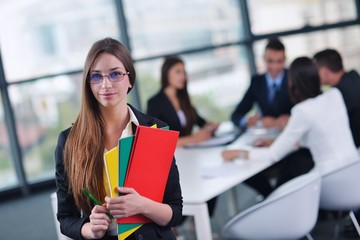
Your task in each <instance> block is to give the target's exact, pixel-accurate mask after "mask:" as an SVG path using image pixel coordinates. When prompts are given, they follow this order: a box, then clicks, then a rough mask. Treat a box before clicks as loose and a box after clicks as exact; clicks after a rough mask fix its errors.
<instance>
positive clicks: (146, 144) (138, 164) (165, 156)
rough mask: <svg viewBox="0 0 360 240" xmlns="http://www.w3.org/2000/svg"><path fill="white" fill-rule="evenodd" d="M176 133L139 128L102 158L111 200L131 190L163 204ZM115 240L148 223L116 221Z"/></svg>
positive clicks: (139, 219)
mask: <svg viewBox="0 0 360 240" xmlns="http://www.w3.org/2000/svg"><path fill="white" fill-rule="evenodd" d="M178 136H179V132H177V131H172V130H169V128H168V127H165V128H156V125H155V126H152V127H146V126H138V127H137V128H136V132H135V135H134V136H129V137H126V138H121V139H119V144H118V146H117V147H115V148H113V149H111V150H110V151H108V152H106V153H105V155H104V160H105V169H106V175H107V180H108V183H109V188H110V189H111V197H116V196H118V195H119V193H118V192H117V191H116V187H117V186H120V187H129V188H134V189H135V190H136V191H137V192H138V193H139V194H140V195H142V196H144V197H147V198H149V199H152V200H154V201H157V202H162V200H163V196H164V192H165V187H166V182H167V179H168V175H169V171H170V167H171V164H172V160H173V156H174V152H175V149H176V143H177V140H178ZM116 221H117V224H118V239H121V240H123V239H126V238H127V237H128V236H129V235H130V234H132V233H133V232H135V231H136V230H137V229H139V228H140V227H141V226H142V224H145V223H149V222H151V220H150V219H148V218H146V217H145V216H143V215H134V216H130V217H127V218H122V219H117V220H116Z"/></svg>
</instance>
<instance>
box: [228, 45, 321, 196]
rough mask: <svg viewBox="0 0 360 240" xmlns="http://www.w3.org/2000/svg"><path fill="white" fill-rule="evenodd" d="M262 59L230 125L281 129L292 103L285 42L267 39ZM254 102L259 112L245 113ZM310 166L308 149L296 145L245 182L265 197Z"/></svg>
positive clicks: (310, 158)
mask: <svg viewBox="0 0 360 240" xmlns="http://www.w3.org/2000/svg"><path fill="white" fill-rule="evenodd" d="M264 60H265V64H266V73H264V74H260V75H255V76H253V77H252V79H251V83H250V87H249V88H248V90H247V91H246V93H245V95H244V97H243V99H242V100H241V102H240V103H239V104H238V106H237V107H236V109H235V111H234V112H233V114H232V115H231V120H232V122H233V123H234V125H236V126H239V127H241V128H244V129H245V128H247V127H252V126H255V125H259V124H260V126H262V127H266V128H270V127H276V128H279V129H280V130H282V129H283V128H284V127H285V126H286V124H287V122H288V118H289V115H290V111H291V108H292V106H293V103H292V101H291V99H290V97H289V93H288V81H287V69H286V68H285V60H286V57H285V46H284V44H283V43H282V42H281V41H280V40H279V39H270V40H269V41H268V43H267V45H266V47H265V54H264ZM254 105H257V106H258V108H259V111H260V113H257V114H255V115H252V116H248V115H247V114H248V112H249V111H250V110H251V109H252V108H253V107H254ZM284 159H286V160H284ZM313 166H314V162H313V160H312V156H311V154H310V151H309V150H308V149H307V148H299V149H298V150H296V151H294V152H292V153H290V154H289V155H287V156H286V157H285V158H283V159H282V161H279V162H277V163H276V164H274V165H273V166H271V167H269V168H267V169H265V170H264V171H262V172H260V173H259V174H257V175H255V176H253V177H251V178H249V179H248V180H246V181H245V183H246V184H247V185H249V186H250V187H252V188H253V189H255V190H256V191H257V192H259V193H260V194H261V195H262V196H263V197H264V198H265V197H267V196H268V195H269V194H270V193H271V192H272V191H273V189H274V188H276V187H277V186H279V185H281V184H283V183H285V182H286V181H288V180H289V179H292V178H294V177H296V176H298V175H301V174H303V173H306V172H308V171H309V170H310V169H312V168H313ZM274 173H275V174H274ZM269 176H271V177H274V178H275V179H276V180H277V183H276V186H272V185H271V184H270V182H269Z"/></svg>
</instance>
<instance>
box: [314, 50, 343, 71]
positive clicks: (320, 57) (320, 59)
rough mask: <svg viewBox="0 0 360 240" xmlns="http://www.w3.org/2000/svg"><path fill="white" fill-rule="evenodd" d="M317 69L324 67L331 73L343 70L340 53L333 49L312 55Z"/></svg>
mask: <svg viewBox="0 0 360 240" xmlns="http://www.w3.org/2000/svg"><path fill="white" fill-rule="evenodd" d="M314 59H315V61H316V63H317V65H318V66H319V67H326V68H328V69H329V70H330V71H332V72H339V71H341V70H343V69H344V66H343V62H342V59H341V56H340V53H339V52H338V51H336V50H335V49H329V48H328V49H325V50H323V51H320V52H318V53H316V54H315V55H314Z"/></svg>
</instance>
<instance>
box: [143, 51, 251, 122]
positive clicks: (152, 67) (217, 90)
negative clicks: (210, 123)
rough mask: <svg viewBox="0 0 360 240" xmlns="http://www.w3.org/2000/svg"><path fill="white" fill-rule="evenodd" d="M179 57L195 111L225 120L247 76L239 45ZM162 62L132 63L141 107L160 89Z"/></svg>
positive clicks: (240, 93)
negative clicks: (136, 75) (185, 72)
mask: <svg viewBox="0 0 360 240" xmlns="http://www.w3.org/2000/svg"><path fill="white" fill-rule="evenodd" d="M181 57H182V58H183V60H184V61H185V68H186V71H187V73H188V90H189V94H190V97H191V100H192V103H193V104H194V106H195V107H196V109H197V110H198V111H199V113H200V114H201V115H202V116H203V117H204V118H206V119H208V120H214V121H223V120H229V119H230V114H231V112H232V111H233V109H234V107H235V104H237V103H238V102H239V100H240V99H241V97H242V96H243V94H244V92H245V90H246V88H247V87H248V84H249V80H250V77H249V75H250V73H249V69H248V62H247V61H248V59H247V56H246V52H245V50H244V49H243V47H225V48H218V49H214V50H211V51H204V52H200V53H194V54H186V55H183V56H181ZM162 63H163V59H156V60H153V61H146V62H140V63H137V64H136V70H137V74H138V78H137V80H138V81H139V82H138V85H137V86H138V87H139V91H140V96H141V103H142V106H144V107H143V109H146V106H147V100H148V99H149V98H150V97H151V96H152V95H153V94H155V93H156V92H157V91H159V89H160V69H161V64H162Z"/></svg>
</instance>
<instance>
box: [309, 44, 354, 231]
mask: <svg viewBox="0 0 360 240" xmlns="http://www.w3.org/2000/svg"><path fill="white" fill-rule="evenodd" d="M314 60H315V62H316V64H317V66H318V70H319V76H320V81H321V83H322V84H324V85H330V86H332V87H336V88H338V89H339V90H340V92H341V94H342V96H343V98H344V102H345V105H346V109H347V112H348V116H349V123H350V129H351V133H352V136H353V139H354V143H355V146H356V147H357V148H358V149H359V150H360V94H359V93H360V75H359V74H358V73H357V72H356V71H355V70H351V71H349V72H346V71H345V70H344V66H343V62H342V58H341V55H340V54H339V52H338V51H336V50H334V49H325V50H323V51H320V52H318V53H316V54H315V55H314ZM334 114H336V113H334ZM355 216H356V219H357V221H358V222H360V209H358V210H357V211H355ZM343 235H344V236H347V237H358V236H359V235H358V233H357V231H356V229H355V227H354V226H353V224H352V222H351V220H349V221H348V223H346V224H345V227H344V232H343Z"/></svg>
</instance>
